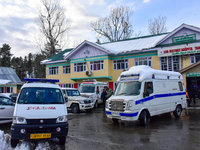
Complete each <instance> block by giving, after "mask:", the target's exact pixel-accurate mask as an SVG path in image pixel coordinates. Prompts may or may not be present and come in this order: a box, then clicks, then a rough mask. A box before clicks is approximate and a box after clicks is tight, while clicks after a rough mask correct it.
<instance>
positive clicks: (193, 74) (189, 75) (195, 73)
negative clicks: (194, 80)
mask: <svg viewBox="0 0 200 150" xmlns="http://www.w3.org/2000/svg"><path fill="white" fill-rule="evenodd" d="M186 77H200V72H191V73H186Z"/></svg>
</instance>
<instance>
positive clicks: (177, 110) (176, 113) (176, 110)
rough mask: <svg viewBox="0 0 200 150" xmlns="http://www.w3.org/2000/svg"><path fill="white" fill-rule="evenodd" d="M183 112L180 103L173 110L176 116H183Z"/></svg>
mask: <svg viewBox="0 0 200 150" xmlns="http://www.w3.org/2000/svg"><path fill="white" fill-rule="evenodd" d="M181 112H182V109H181V106H180V105H178V106H176V109H175V110H174V111H173V114H174V116H175V117H176V118H179V117H180V116H181Z"/></svg>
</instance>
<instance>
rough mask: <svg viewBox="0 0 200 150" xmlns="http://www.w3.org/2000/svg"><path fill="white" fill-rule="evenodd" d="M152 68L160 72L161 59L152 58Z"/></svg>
mask: <svg viewBox="0 0 200 150" xmlns="http://www.w3.org/2000/svg"><path fill="white" fill-rule="evenodd" d="M151 59H152V68H153V69H156V70H160V58H159V57H158V56H152V57H151Z"/></svg>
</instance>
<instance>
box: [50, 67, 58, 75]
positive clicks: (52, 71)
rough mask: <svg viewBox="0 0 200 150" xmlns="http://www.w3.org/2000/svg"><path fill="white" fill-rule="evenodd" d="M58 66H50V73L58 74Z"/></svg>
mask: <svg viewBox="0 0 200 150" xmlns="http://www.w3.org/2000/svg"><path fill="white" fill-rule="evenodd" d="M58 70H59V69H58V66H56V67H49V71H48V72H49V73H48V75H57V74H58Z"/></svg>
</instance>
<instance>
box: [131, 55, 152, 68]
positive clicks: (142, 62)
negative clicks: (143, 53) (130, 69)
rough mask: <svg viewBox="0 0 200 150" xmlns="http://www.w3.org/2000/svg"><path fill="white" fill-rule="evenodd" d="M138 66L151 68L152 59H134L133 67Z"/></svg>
mask: <svg viewBox="0 0 200 150" xmlns="http://www.w3.org/2000/svg"><path fill="white" fill-rule="evenodd" d="M138 65H147V66H150V67H152V59H151V57H139V58H135V66H138Z"/></svg>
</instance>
